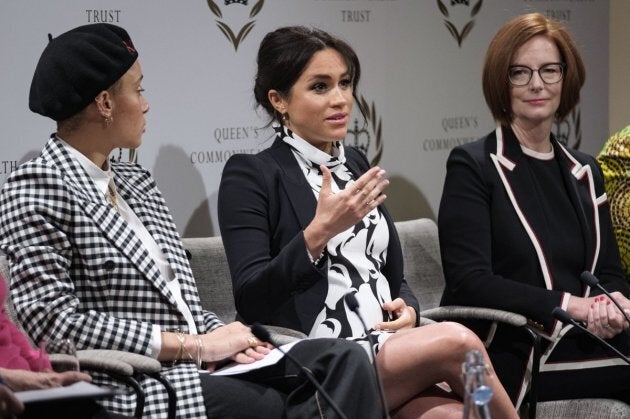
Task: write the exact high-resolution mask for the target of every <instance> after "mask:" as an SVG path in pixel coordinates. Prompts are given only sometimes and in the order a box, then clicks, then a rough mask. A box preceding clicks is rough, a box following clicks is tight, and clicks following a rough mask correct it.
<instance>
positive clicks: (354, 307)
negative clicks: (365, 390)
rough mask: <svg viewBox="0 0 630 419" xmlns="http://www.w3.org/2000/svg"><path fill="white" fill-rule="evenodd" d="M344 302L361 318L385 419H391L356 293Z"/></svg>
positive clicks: (346, 297)
mask: <svg viewBox="0 0 630 419" xmlns="http://www.w3.org/2000/svg"><path fill="white" fill-rule="evenodd" d="M344 300H345V301H346V304H347V305H348V308H349V309H350V310H352V311H353V312H354V313H355V314H356V315H357V317H358V318H359V321H360V322H361V325H362V326H363V331H364V332H365V336H366V337H367V339H368V342H369V344H370V351H371V352H372V359H373V360H374V374H375V375H376V384H377V385H378V394H379V396H380V397H381V405H382V406H383V417H384V418H385V419H390V417H389V409H388V408H387V401H386V400H385V390H384V389H383V382H382V381H381V375H380V373H379V371H378V366H377V365H376V351H375V350H374V343H375V342H374V341H373V340H372V334H371V333H370V332H369V330H368V328H367V326H366V325H365V321H364V320H363V316H361V313H359V302H358V301H357V298H356V297H355V296H354V293H353V292H349V293H347V294H346V295H345V296H344Z"/></svg>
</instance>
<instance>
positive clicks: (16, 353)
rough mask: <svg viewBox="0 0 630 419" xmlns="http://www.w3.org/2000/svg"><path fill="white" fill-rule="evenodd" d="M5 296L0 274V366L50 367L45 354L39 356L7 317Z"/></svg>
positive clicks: (5, 289) (15, 367) (19, 367)
mask: <svg viewBox="0 0 630 419" xmlns="http://www.w3.org/2000/svg"><path fill="white" fill-rule="evenodd" d="M6 297H7V287H6V284H5V282H4V278H2V277H1V276H0V304H2V311H0V367H2V368H10V369H22V370H30V371H42V370H47V369H51V366H50V361H49V360H48V357H47V356H46V355H43V356H40V353H39V350H37V349H34V348H33V347H32V346H31V344H30V342H29V341H28V339H27V338H26V336H24V334H23V333H22V332H21V331H20V330H19V329H18V328H17V326H16V325H15V324H14V323H13V322H12V321H11V320H10V319H9V316H8V315H7V313H6V311H5V309H4V302H5V299H6Z"/></svg>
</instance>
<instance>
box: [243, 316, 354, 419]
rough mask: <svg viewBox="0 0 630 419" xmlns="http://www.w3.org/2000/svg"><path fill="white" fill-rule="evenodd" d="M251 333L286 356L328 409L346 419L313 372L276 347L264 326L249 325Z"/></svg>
mask: <svg viewBox="0 0 630 419" xmlns="http://www.w3.org/2000/svg"><path fill="white" fill-rule="evenodd" d="M251 331H252V334H253V335H254V336H256V338H257V339H258V340H259V341H261V342H269V343H271V344H272V345H273V346H275V347H276V349H278V350H279V351H280V352H282V354H283V355H284V356H286V357H287V359H288V360H289V361H291V362H293V364H295V365H296V366H297V367H298V368H299V369H300V370H302V372H303V373H304V375H305V376H306V378H307V379H308V381H310V382H311V384H313V386H314V387H315V388H316V389H317V391H319V393H320V394H321V395H322V397H324V399H326V401H327V402H328V404H329V405H330V407H331V408H332V409H333V410H334V411H335V413H337V415H338V416H339V417H340V418H342V419H348V418H347V416H346V415H344V414H343V412H342V411H341V409H340V408H339V406H337V403H335V401H334V400H333V399H332V398H331V397H330V396H329V395H328V393H327V392H326V390H324V388H323V387H322V386H321V385H320V384H319V382H318V381H317V378H315V374H313V372H312V371H311V370H310V369H308V368H307V367H306V366H304V365H302V363H301V362H300V361H298V360H297V359H295V357H294V356H293V355H291V354H290V353H289V352H287V351H285V350H283V349H282V348H280V346H279V345H276V344H275V343H274V342H273V340H272V339H271V334H270V333H269V331H268V330H267V328H265V326H263V325H261V324H259V323H254V324H253V325H251Z"/></svg>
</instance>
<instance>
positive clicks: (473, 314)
mask: <svg viewBox="0 0 630 419" xmlns="http://www.w3.org/2000/svg"><path fill="white" fill-rule="evenodd" d="M420 317H421V318H422V317H426V318H428V319H431V320H434V321H443V320H458V319H473V320H492V321H498V322H501V323H506V324H509V325H511V326H516V327H525V326H527V317H525V316H523V315H522V314H516V313H511V312H509V311H503V310H495V309H492V308H483V307H468V306H443V307H436V308H431V309H428V310H424V311H421V312H420Z"/></svg>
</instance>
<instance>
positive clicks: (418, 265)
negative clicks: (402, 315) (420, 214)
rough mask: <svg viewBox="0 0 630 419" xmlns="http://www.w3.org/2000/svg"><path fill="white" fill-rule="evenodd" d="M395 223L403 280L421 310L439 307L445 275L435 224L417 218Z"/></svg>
mask: <svg viewBox="0 0 630 419" xmlns="http://www.w3.org/2000/svg"><path fill="white" fill-rule="evenodd" d="M395 224H396V230H397V231H398V236H399V237H400V244H401V246H402V251H403V260H404V264H405V278H406V279H407V283H408V284H409V286H410V287H411V289H412V291H413V293H414V294H415V296H416V298H417V299H418V301H419V302H420V310H427V309H430V308H435V307H439V305H440V299H441V298H442V292H443V291H444V273H443V271H442V258H441V257H440V243H439V238H438V229H437V225H436V224H435V221H433V220H431V219H429V218H418V219H415V220H409V221H398V222H396V223H395Z"/></svg>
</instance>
